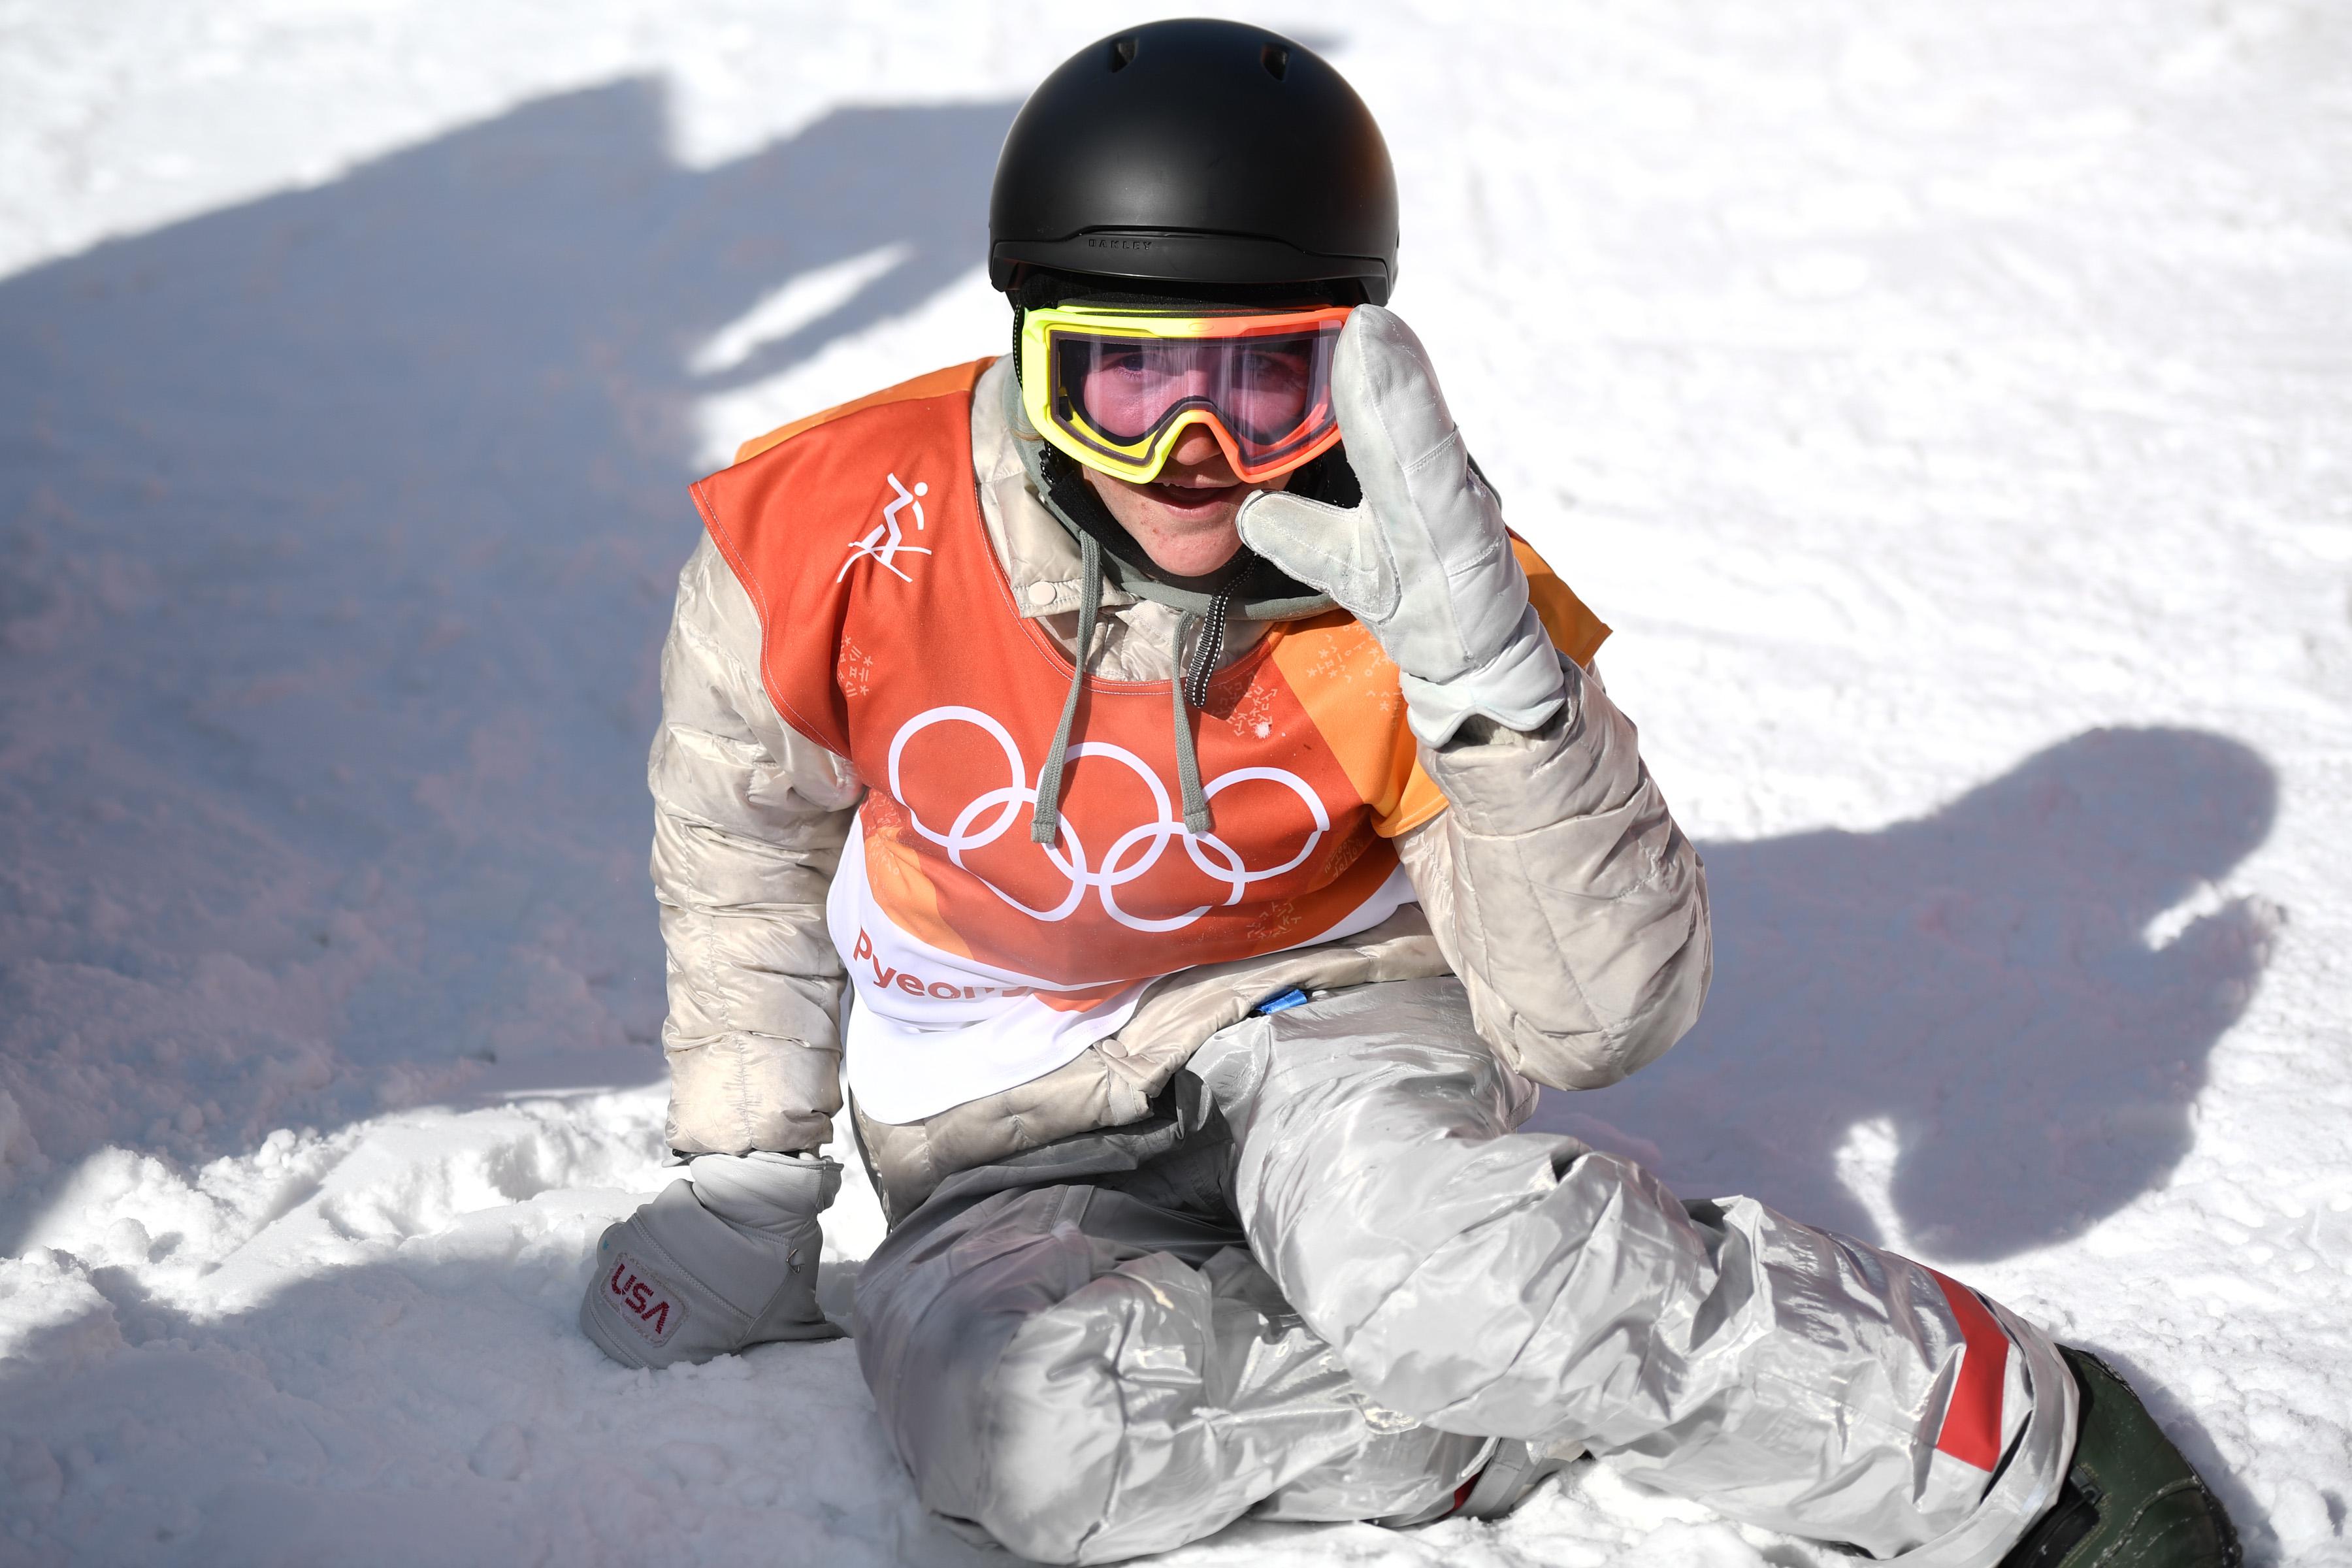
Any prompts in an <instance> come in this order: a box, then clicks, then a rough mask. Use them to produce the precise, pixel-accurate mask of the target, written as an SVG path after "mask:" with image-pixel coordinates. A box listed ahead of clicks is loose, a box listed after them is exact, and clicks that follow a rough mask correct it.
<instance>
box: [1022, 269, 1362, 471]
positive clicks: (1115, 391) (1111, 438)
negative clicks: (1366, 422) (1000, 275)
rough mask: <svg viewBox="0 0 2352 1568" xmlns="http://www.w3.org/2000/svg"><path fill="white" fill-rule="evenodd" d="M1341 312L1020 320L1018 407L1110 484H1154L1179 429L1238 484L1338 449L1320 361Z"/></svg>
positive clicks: (1334, 345)
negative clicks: (1208, 442)
mask: <svg viewBox="0 0 2352 1568" xmlns="http://www.w3.org/2000/svg"><path fill="white" fill-rule="evenodd" d="M1347 320H1348V307H1346V306H1343V305H1335V306H1330V307H1328V308H1326V309H1322V310H1283V311H1276V312H1260V313H1257V314H1244V313H1240V312H1234V313H1231V314H1219V313H1210V314H1202V315H1172V314H1170V313H1168V312H1165V311H1155V310H1112V309H1108V308H1093V309H1090V308H1087V307H1085V306H1077V305H1061V306H1055V307H1054V308H1052V309H1050V310H1030V311H1027V312H1025V313H1024V315H1023V318H1022V322H1021V399H1022V405H1023V406H1024V408H1025V409H1026V410H1027V411H1028V415H1029V422H1030V424H1032V425H1034V426H1036V427H1037V433H1038V434H1039V435H1041V436H1043V437H1045V439H1046V440H1048V441H1051V442H1052V443H1053V444H1054V445H1055V447H1059V448H1061V450H1063V451H1064V452H1066V453H1068V454H1069V455H1070V456H1071V457H1072V458H1076V459H1077V460H1078V461H1079V462H1081V463H1084V464H1086V465H1087V467H1088V468H1097V469H1100V470H1101V471H1102V472H1104V473H1106V474H1108V475H1110V476H1111V477H1112V478H1113V479H1126V480H1128V481H1129V482H1130V483H1134V484H1148V483H1150V481H1151V480H1153V479H1157V478H1159V477H1160V469H1161V468H1163V467H1165V466H1166V464H1167V462H1168V454H1169V453H1170V452H1171V451H1172V450H1174V449H1175V446H1176V443H1177V441H1178V439H1179V438H1180V437H1181V436H1182V435H1183V433H1184V432H1185V430H1187V429H1188V428H1190V427H1191V426H1195V425H1198V426H1202V427H1203V428H1205V429H1206V430H1207V431H1208V432H1209V434H1210V435H1211V436H1212V437H1215V439H1216V443H1217V445H1218V446H1219V447H1222V448H1223V451H1224V454H1225V460H1226V461H1227V462H1229V463H1231V464H1232V465H1233V468H1234V474H1235V475H1237V476H1238V477H1239V478H1240V479H1242V481H1243V482H1244V483H1245V484H1255V483H1256V482H1258V481H1259V480H1262V479H1272V478H1274V477H1275V476H1276V474H1286V473H1288V472H1289V471H1290V470H1291V469H1293V468H1297V467H1299V466H1300V465H1301V464H1304V463H1308V462H1312V461H1313V460H1314V459H1315V458H1319V457H1321V456H1322V455H1323V454H1324V453H1325V452H1328V451H1329V450H1330V449H1331V448H1332V447H1334V446H1336V445H1338V444H1339V416H1337V415H1336V414H1335V413H1334V412H1333V411H1332V406H1331V361H1332V356H1333V355H1334V353H1336V352H1337V350H1338V348H1339V329H1340V327H1341V326H1342V325H1344V324H1345V323H1346V321H1347Z"/></svg>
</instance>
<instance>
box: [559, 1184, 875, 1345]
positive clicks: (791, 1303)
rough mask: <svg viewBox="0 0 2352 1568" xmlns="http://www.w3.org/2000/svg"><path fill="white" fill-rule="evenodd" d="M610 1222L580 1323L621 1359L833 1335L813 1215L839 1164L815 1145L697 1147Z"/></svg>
mask: <svg viewBox="0 0 2352 1568" xmlns="http://www.w3.org/2000/svg"><path fill="white" fill-rule="evenodd" d="M687 1172H688V1179H687V1180H685V1181H678V1182H672V1183H671V1184H669V1185H668V1186H667V1187H666V1188H664V1189H663V1190H662V1193H661V1195H660V1196H658V1197H656V1199H654V1201H653V1202H651V1203H649V1204H647V1205H645V1206H644V1207H643V1208H640V1209H639V1210H637V1212H636V1213H635V1214H633V1215H630V1216H629V1217H628V1218H627V1219H625V1220H623V1221H621V1222H620V1223H619V1224H617V1225H614V1226H611V1227H610V1228H608V1229H607V1230H606V1231H605V1232H604V1237H603V1238H602V1239H600V1240H599V1241H598V1242H597V1243H596V1271H595V1274H594V1275H593V1277H592V1278H591V1279H589V1281H588V1294H587V1296H586V1298H585V1299H584V1300H582V1301H581V1303H580V1331H581V1332H582V1333H584V1334H586V1335H587V1336H588V1337H589V1338H590V1339H591V1340H593V1341H594V1342H596V1346H597V1348H598V1349H599V1350H602V1351H603V1352H604V1353H605V1354H606V1355H608V1356H611V1357H612V1358H613V1359H614V1361H617V1362H619V1363H622V1364H623V1365H624V1366H667V1365H669V1364H670V1363H673V1362H681V1361H692V1362H699V1361H709V1359H710V1358H711V1357H712V1356H716V1355H726V1354H728V1353H730V1352H734V1351H740V1350H742V1349H743V1348H744V1347H746V1346H748V1345H755V1344H763V1343H765V1342H768V1341H770V1340H827V1339H833V1338H835V1337H836V1336H837V1335H839V1334H840V1332H841V1331H840V1329H838V1328H836V1327H835V1325H834V1324H833V1323H832V1322H830V1321H827V1320H826V1318H825V1316H824V1313H823V1312H820V1311H819V1310H817V1305H816V1267H817V1256H818V1253H819V1252H820V1251H821V1250H822V1248H823V1245H824V1235H823V1232H822V1231H821V1229H820V1228H819V1226H818V1225H817V1215H819V1214H821V1213H823V1212H824V1207H825V1205H828V1204H830V1203H832V1202H833V1198H834V1194H835V1193H837V1192H839V1191H840V1190H841V1167H840V1165H839V1164H837V1163H835V1162H834V1161H831V1160H827V1159H824V1158H821V1157H819V1156H817V1155H814V1154H703V1155H699V1156H698V1157H697V1158H696V1159H695V1160H694V1161H693V1162H692V1163H689V1164H688V1167H687Z"/></svg>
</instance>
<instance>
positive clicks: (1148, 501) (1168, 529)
mask: <svg viewBox="0 0 2352 1568" xmlns="http://www.w3.org/2000/svg"><path fill="white" fill-rule="evenodd" d="M1078 471H1079V472H1080V473H1083V474H1084V475H1086V477H1087V483H1088V484H1090V485H1092V486H1094V488H1095V494H1097V495H1098V496H1100V497H1102V501H1103V505H1104V506H1105V507H1107V508H1108V509H1109V510H1110V514H1111V516H1112V517H1114V518H1116V519H1118V525H1119V526H1120V527H1121V528H1123V529H1125V530H1127V531H1128V532H1129V533H1130V534H1133V535H1134V536H1135V542H1137V543H1138V544H1140V545H1142V546H1143V551H1144V553H1145V554H1147V555H1149V556H1150V557H1151V563H1152V564H1153V565H1155V566H1157V567H1159V568H1160V571H1162V572H1164V573H1166V574H1168V575H1170V576H1171V577H1205V576H1207V575H1209V574H1211V573H1213V572H1215V571H1216V570H1217V569H1218V568H1220V567H1222V566H1223V565H1224V564H1225V563H1227V562H1228V561H1231V560H1232V559H1233V558H1234V556H1235V555H1236V554H1238V553H1239V552H1240V551H1241V547H1242V535H1241V529H1240V527H1239V526H1238V525H1237V524H1236V522H1235V521H1234V520H1235V519H1236V518H1238V517H1239V516H1240V515H1241V510H1242V502H1244V501H1245V500H1248V499H1249V498H1250V497H1251V496H1253V495H1255V494H1256V493H1257V492H1258V491H1259V490H1278V489H1282V487H1283V486H1285V485H1286V484H1288V483H1289V482H1290V476H1289V475H1288V474H1277V475H1276V476H1275V477H1274V478H1273V479H1261V480H1260V481H1258V482H1257V483H1256V484H1254V485H1245V484H1244V483H1242V482H1241V480H1240V479H1238V478H1237V477H1235V475H1234V466H1233V465H1232V464H1231V463H1229V462H1227V461H1226V460H1225V453H1224V448H1223V447H1219V446H1218V445H1217V438H1216V437H1213V436H1212V435H1210V434H1209V433H1208V431H1206V430H1204V429H1202V427H1201V426H1198V425H1194V426H1191V427H1190V428H1188V429H1186V430H1185V432H1184V433H1183V435H1182V436H1181V437H1178V439H1177V442H1176V446H1175V449H1174V450H1172V451H1171V452H1170V453H1169V455H1168V463H1167V466H1166V467H1164V468H1161V469H1160V477H1159V479H1155V480H1153V481H1152V482H1151V483H1150V484H1148V485H1139V484H1132V483H1130V482H1129V481H1128V480H1126V479H1113V478H1112V477H1111V476H1110V475H1108V474H1106V473H1104V472H1102V471H1101V470H1099V469H1097V468H1080V469H1079V470H1078Z"/></svg>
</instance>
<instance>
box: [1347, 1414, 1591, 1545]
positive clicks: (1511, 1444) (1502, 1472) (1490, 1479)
mask: <svg viewBox="0 0 2352 1568" xmlns="http://www.w3.org/2000/svg"><path fill="white" fill-rule="evenodd" d="M1580 1458H1584V1450H1583V1449H1582V1448H1580V1447H1570V1448H1569V1449H1567V1450H1565V1451H1564V1452H1563V1451H1561V1450H1557V1449H1551V1448H1533V1447H1528V1445H1527V1444H1525V1443H1523V1442H1521V1441H1519V1439H1517V1437H1505V1438H1503V1439H1501V1440H1500V1441H1498V1442H1497V1443H1496V1445H1495V1451H1494V1452H1493V1453H1492V1454H1490V1455H1488V1456H1487V1458H1486V1464H1485V1465H1484V1466H1483V1467H1482V1468H1480V1469H1479V1471H1478V1473H1477V1474H1476V1475H1475V1476H1472V1477H1471V1478H1470V1479H1468V1480H1466V1481H1464V1482H1463V1483H1462V1484H1461V1485H1460V1486H1459V1487H1456V1488H1455V1489H1454V1493H1453V1495H1452V1496H1450V1497H1441V1498H1439V1499H1438V1500H1436V1501H1435V1502H1433V1503H1432V1504H1430V1505H1429V1506H1428V1507H1427V1508H1424V1509H1422V1510H1419V1511H1418V1512H1415V1513H1404V1514H1397V1515H1394V1516H1392V1517H1391V1518H1388V1519H1376V1520H1373V1521H1371V1522H1372V1523H1374V1524H1380V1525H1385V1526H1387V1527H1388V1528H1389V1529H1391V1530H1411V1529H1412V1527H1414V1526H1415V1525H1421V1524H1434V1523H1436V1522H1437V1521H1439V1520H1441V1519H1500V1518H1502V1517H1503V1516H1504V1515H1505V1514H1507V1513H1509V1512H1511V1511H1512V1510H1515V1509H1517V1507H1518V1506H1519V1505H1520V1504H1521V1503H1523V1502H1525V1501H1527V1500H1528V1497H1529V1496H1530V1495H1531V1494H1532V1493H1533V1492H1534V1491H1535V1489H1537V1488H1538V1487H1539V1486H1541V1485H1543V1484H1544V1482H1546V1481H1548V1480H1549V1479H1551V1478H1552V1477H1554V1476H1556V1475H1558V1474H1559V1473H1560V1472H1561V1471H1562V1470H1564V1469H1566V1468H1568V1467H1569V1466H1570V1465H1572V1464H1574V1463H1576V1461H1577V1460H1579V1459H1580Z"/></svg>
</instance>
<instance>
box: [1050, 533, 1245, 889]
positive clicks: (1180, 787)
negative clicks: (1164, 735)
mask: <svg viewBox="0 0 2352 1568" xmlns="http://www.w3.org/2000/svg"><path fill="white" fill-rule="evenodd" d="M1102 589H1103V570H1102V545H1101V544H1100V543H1099V542H1097V540H1096V539H1095V536H1094V535H1093V534H1091V533H1089V534H1086V535H1083V536H1082V537H1081V538H1080V539H1079V541H1078V647H1077V654H1076V664H1077V668H1076V669H1075V670H1074V671H1072V672H1071V676H1070V694H1069V696H1068V697H1066V698H1065V699H1064V700H1063V702H1062V721H1061V723H1059V724H1058V725H1056V726H1055V729H1054V743H1053V745H1052V746H1051V747H1049V748H1048V749H1047V750H1046V752H1045V766H1044V767H1043V768H1041V769H1040V770H1038V773H1037V804H1036V805H1035V807H1034V808H1033V809H1032V810H1031V811H1030V813H1029V838H1030V841H1031V842H1032V843H1035V844H1051V843H1052V842H1054V840H1055V837H1057V836H1058V835H1059V834H1060V832H1061V828H1062V773H1063V770H1064V767H1065V765H1066V763H1067V762H1068V760H1069V755H1070V737H1071V736H1072V735H1073V734H1075V733H1076V731H1077V724H1078V701H1079V699H1080V698H1081V697H1082V696H1083V695H1084V694H1085V692H1086V689H1087V658H1089V657H1090V656H1091V655H1092V653H1093V651H1094V643H1095V622H1096V621H1097V619H1098V618H1099V617H1100V616H1101V614H1102ZM1230 598H1231V596H1230V595H1227V594H1223V593H1220V594H1219V595H1217V596H1216V597H1215V599H1214V600H1213V601H1212V602H1211V604H1210V605H1209V608H1208V610H1207V612H1206V613H1205V615H1204V614H1203V612H1202V611H1199V610H1181V611H1179V612H1177V616H1176V646H1175V647H1174V648H1173V649H1171V655H1170V663H1171V664H1172V665H1173V666H1174V674H1173V675H1171V677H1170V679H1169V681H1168V695H1169V698H1170V700H1171V704H1172V706H1173V709H1174V714H1175V721H1176V792H1177V795H1178V796H1179V798H1180V799H1181V801H1182V802H1183V806H1184V831H1185V832H1186V833H1188V834H1190V835H1192V837H1201V836H1202V835H1203V834H1206V833H1207V832H1208V831H1209V797H1208V795H1206V794H1205V793H1203V792H1202V788H1201V759H1200V756H1199V754H1198V752H1195V750H1194V749H1193V744H1192V714H1191V712H1190V710H1191V709H1192V708H1197V707H1199V706H1201V705H1202V703H1204V702H1205V701H1207V700H1208V696H1209V679H1210V677H1212V676H1213V675H1215V674H1216V672H1217V662H1218V659H1219V658H1220V657H1221V656H1222V655H1223V652H1224V647H1225V616H1226V614H1227V605H1229V603H1230ZM1204 622H1205V624H1206V628H1207V629H1206V631H1205V632H1204V633H1203V635H1202V638H1201V641H1200V644H1199V646H1198V647H1195V648H1194V649H1193V650H1192V659H1191V662H1189V663H1188V662H1187V661H1186V659H1185V657H1184V643H1185V639H1186V637H1188V636H1189V635H1190V634H1191V633H1192V628H1193V627H1195V626H1202V624H1203V623H1204Z"/></svg>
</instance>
